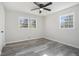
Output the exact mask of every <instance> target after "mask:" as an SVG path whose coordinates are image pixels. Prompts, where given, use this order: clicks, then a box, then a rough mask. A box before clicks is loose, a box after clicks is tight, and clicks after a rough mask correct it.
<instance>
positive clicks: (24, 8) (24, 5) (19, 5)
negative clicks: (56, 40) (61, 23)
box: [3, 2, 78, 16]
mask: <svg viewBox="0 0 79 59" xmlns="http://www.w3.org/2000/svg"><path fill="white" fill-rule="evenodd" d="M41 3H44V4H45V3H46V2H41ZM3 4H4V6H5V7H6V9H10V10H16V11H21V12H26V13H31V14H35V15H41V16H45V15H48V14H51V13H53V12H57V11H60V10H62V9H66V8H69V7H71V6H73V5H76V4H78V2H53V4H52V5H50V6H48V7H47V8H50V9H52V11H51V12H49V11H45V10H43V12H42V13H41V14H39V10H35V11H31V9H33V8H38V6H36V5H35V4H34V3H33V2H4V3H3Z"/></svg>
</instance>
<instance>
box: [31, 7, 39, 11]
mask: <svg viewBox="0 0 79 59" xmlns="http://www.w3.org/2000/svg"><path fill="white" fill-rule="evenodd" d="M37 9H40V8H34V9H31V11H33V10H37Z"/></svg>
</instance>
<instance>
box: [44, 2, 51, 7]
mask: <svg viewBox="0 0 79 59" xmlns="http://www.w3.org/2000/svg"><path fill="white" fill-rule="evenodd" d="M51 4H52V2H49V3H47V4H46V5H44V7H47V6H49V5H51Z"/></svg>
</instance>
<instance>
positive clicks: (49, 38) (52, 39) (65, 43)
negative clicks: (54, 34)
mask: <svg viewBox="0 0 79 59" xmlns="http://www.w3.org/2000/svg"><path fill="white" fill-rule="evenodd" d="M44 38H46V39H48V40H51V41H56V42H59V43H61V44H64V45H68V46H71V47H74V48H78V49H79V47H78V46H76V45H73V44H69V43H67V42H63V41H58V40H56V39H54V38H51V37H48V36H45V37H44Z"/></svg>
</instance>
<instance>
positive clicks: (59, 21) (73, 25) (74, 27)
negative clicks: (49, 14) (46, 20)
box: [59, 13, 75, 29]
mask: <svg viewBox="0 0 79 59" xmlns="http://www.w3.org/2000/svg"><path fill="white" fill-rule="evenodd" d="M69 15H73V28H65V27H64V28H61V19H60V18H61V16H69ZM61 16H59V29H75V13H67V14H63V15H61Z"/></svg>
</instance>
